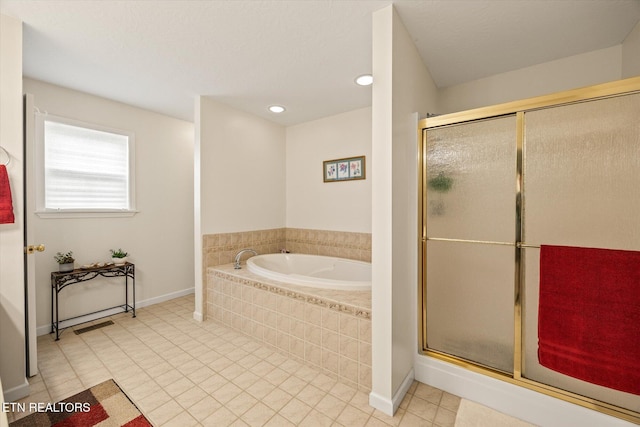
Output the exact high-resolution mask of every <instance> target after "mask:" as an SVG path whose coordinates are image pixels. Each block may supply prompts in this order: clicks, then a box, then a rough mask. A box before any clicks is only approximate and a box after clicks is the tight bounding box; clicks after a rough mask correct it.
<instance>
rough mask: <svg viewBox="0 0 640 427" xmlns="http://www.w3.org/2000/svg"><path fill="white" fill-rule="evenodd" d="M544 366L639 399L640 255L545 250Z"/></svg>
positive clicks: (542, 261) (542, 301)
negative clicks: (635, 395) (634, 395)
mask: <svg viewBox="0 0 640 427" xmlns="http://www.w3.org/2000/svg"><path fill="white" fill-rule="evenodd" d="M538 316H539V317H538V359H539V361H540V364H541V365H542V366H546V367H547V368H549V369H553V370H554V371H557V372H561V373H563V374H565V375H569V376H571V377H574V378H578V379H581V380H584V381H588V382H590V383H593V384H598V385H601V386H604V387H608V388H612V389H616V390H621V391H625V392H627V393H633V394H640V252H634V251H622V250H611V249H588V248H575V247H567V246H542V247H541V249H540V302H539V311H538Z"/></svg>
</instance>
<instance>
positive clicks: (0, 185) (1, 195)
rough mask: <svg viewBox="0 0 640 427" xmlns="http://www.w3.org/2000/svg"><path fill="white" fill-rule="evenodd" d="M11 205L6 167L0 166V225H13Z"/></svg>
mask: <svg viewBox="0 0 640 427" xmlns="http://www.w3.org/2000/svg"><path fill="white" fill-rule="evenodd" d="M14 221H15V219H14V217H13V203H12V202H11V187H10V186H9V175H8V174H7V167H6V166H5V165H0V224H13V222H14Z"/></svg>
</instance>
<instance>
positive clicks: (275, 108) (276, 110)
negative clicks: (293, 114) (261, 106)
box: [269, 105, 286, 113]
mask: <svg viewBox="0 0 640 427" xmlns="http://www.w3.org/2000/svg"><path fill="white" fill-rule="evenodd" d="M285 110H286V108H284V107H283V106H282V105H271V106H270V107H269V111H271V112H272V113H284V112H285Z"/></svg>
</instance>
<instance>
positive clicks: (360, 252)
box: [285, 228, 371, 262]
mask: <svg viewBox="0 0 640 427" xmlns="http://www.w3.org/2000/svg"><path fill="white" fill-rule="evenodd" d="M285 230H286V244H287V249H289V250H290V251H291V252H295V253H303V254H311V255H325V256H335V257H340V258H348V259H354V260H357V261H366V262H371V233H352V232H346V231H328V230H310V229H304V228H287V229H285Z"/></svg>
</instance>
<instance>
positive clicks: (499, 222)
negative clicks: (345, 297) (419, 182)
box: [424, 116, 516, 372]
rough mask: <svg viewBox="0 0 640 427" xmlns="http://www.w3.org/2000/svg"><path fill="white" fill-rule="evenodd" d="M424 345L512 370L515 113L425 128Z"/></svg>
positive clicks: (496, 367) (497, 367)
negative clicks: (425, 240)
mask: <svg viewBox="0 0 640 427" xmlns="http://www.w3.org/2000/svg"><path fill="white" fill-rule="evenodd" d="M426 153H427V166H426V169H427V177H426V178H427V179H426V181H427V182H426V189H425V191H426V208H425V212H424V215H425V217H426V218H425V219H426V233H427V236H426V237H427V246H426V263H427V266H426V272H427V273H426V275H425V277H426V292H425V300H426V346H427V348H428V349H430V350H435V351H438V352H441V353H445V354H449V355H453V356H456V357H460V358H463V359H467V360H470V361H472V362H475V363H479V364H482V365H485V366H489V367H491V368H494V369H498V370H501V371H505V372H512V371H513V346H514V301H513V299H514V278H515V262H514V261H515V246H514V244H515V230H516V118H515V116H507V117H500V118H496V119H489V120H482V121H476V122H471V123H463V124H458V125H453V126H447V127H442V128H435V129H429V130H428V131H427V137H426Z"/></svg>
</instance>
